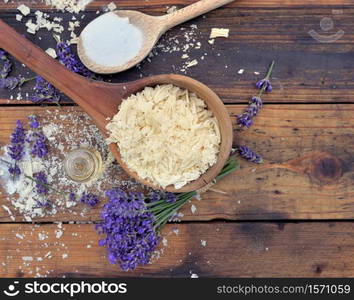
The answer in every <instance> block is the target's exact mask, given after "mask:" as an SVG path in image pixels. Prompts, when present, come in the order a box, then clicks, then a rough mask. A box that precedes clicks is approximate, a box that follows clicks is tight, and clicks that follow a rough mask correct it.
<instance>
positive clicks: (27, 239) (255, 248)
mask: <svg viewBox="0 0 354 300" xmlns="http://www.w3.org/2000/svg"><path fill="white" fill-rule="evenodd" d="M173 230H174V231H173ZM61 231H62V232H63V234H62V236H61V237H59V238H56V236H57V235H58V234H57V233H56V232H61ZM174 232H178V234H176V233H174ZM353 232H354V224H353V223H277V224H275V223H217V222H216V223H211V224H198V223H192V224H176V225H167V226H166V227H165V229H164V232H163V235H164V236H165V238H166V239H167V246H162V247H163V248H162V249H163V251H162V252H163V253H162V254H161V255H160V258H159V259H157V260H154V261H153V263H152V264H151V265H147V266H145V267H143V268H139V269H137V270H136V271H134V272H122V271H120V270H119V268H118V267H117V266H113V265H110V264H109V263H108V262H107V259H106V257H105V249H104V248H100V247H98V246H97V241H98V235H97V234H96V232H95V231H94V225H92V224H63V225H62V229H59V228H58V226H57V225H55V224H45V225H44V224H43V225H31V224H3V225H1V226H0V240H1V243H0V257H1V258H2V262H3V263H2V264H0V276H1V277H34V276H37V277H38V276H40V277H44V276H48V277H63V276H65V277H122V276H124V277H127V276H135V277H190V276H191V274H192V273H194V274H197V275H198V276H199V277H354V258H353V255H352V253H353V247H354V233H353ZM16 234H17V236H16ZM40 236H41V239H42V240H41V239H40V238H39V237H40ZM43 237H44V238H43ZM201 240H203V241H205V242H206V246H202V244H201ZM165 243H166V242H165ZM30 259H33V260H30ZM38 259H39V260H40V261H38Z"/></svg>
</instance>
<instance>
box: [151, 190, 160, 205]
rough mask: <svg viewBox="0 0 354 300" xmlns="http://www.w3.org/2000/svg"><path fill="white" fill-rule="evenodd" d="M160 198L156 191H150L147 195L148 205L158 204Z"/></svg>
mask: <svg viewBox="0 0 354 300" xmlns="http://www.w3.org/2000/svg"><path fill="white" fill-rule="evenodd" d="M161 198H162V196H161V193H160V192H158V191H151V192H150V193H149V195H148V199H149V201H150V203H153V202H158V201H160V200H161Z"/></svg>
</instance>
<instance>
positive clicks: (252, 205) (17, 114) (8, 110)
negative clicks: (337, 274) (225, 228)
mask: <svg viewBox="0 0 354 300" xmlns="http://www.w3.org/2000/svg"><path fill="white" fill-rule="evenodd" d="M228 109H229V111H230V114H231V116H232V119H233V120H234V115H235V114H236V113H239V112H240V111H241V110H242V109H243V106H235V105H232V106H228ZM55 110H56V108H48V109H45V108H40V107H2V108H0V145H5V144H6V143H8V139H9V135H10V133H11V131H12V129H13V127H14V123H15V120H16V119H21V120H25V119H26V116H27V115H29V114H30V113H36V114H38V115H39V116H41V120H42V122H44V124H49V123H53V124H62V125H61V126H62V127H61V129H60V130H59V132H58V133H57V136H58V139H60V136H63V135H65V136H69V137H70V139H71V140H72V142H70V145H66V147H67V146H69V147H70V146H72V145H75V144H78V141H85V140H86V141H89V140H90V139H92V136H90V132H91V131H86V132H85V128H89V126H90V125H92V124H91V123H90V122H89V121H85V118H84V117H81V119H80V120H81V121H80V122H76V124H75V127H74V128H75V130H73V122H74V121H70V120H75V116H82V112H81V110H80V109H79V108H75V107H63V108H62V109H61V110H60V111H59V112H56V113H55ZM353 113H354V106H353V105H266V106H265V107H264V109H263V111H262V112H261V114H260V115H259V116H258V118H257V120H256V123H255V125H254V126H253V127H252V128H251V129H249V130H247V131H244V132H235V142H236V143H237V144H239V145H242V144H246V145H249V146H250V147H251V148H253V149H254V150H256V151H257V152H258V153H260V154H262V155H263V157H264V158H265V164H264V165H262V166H259V165H254V164H250V163H247V162H245V161H242V169H241V170H240V171H238V172H235V173H234V174H233V175H230V176H228V177H227V178H224V179H223V180H222V181H221V182H220V183H218V184H217V185H216V186H214V187H213V191H209V192H207V193H206V194H204V195H203V196H202V201H193V202H192V203H190V204H187V205H186V207H185V208H184V209H183V211H182V212H183V213H184V218H183V220H212V219H219V218H222V219H230V220H262V219H263V220H264V219H269V220H279V219H353V218H354V210H353V205H354V203H353V194H354V185H353V180H354V174H353V166H354V165H353V158H352V157H353V151H352V149H353V144H354V118H353ZM68 116H73V119H67V117H68ZM74 133H75V134H74ZM52 143H53V142H51V145H52V146H51V153H52V154H51V155H52V156H55V155H58V154H57V152H56V151H57V150H55V146H53V144H52ZM96 147H98V146H97V145H96ZM58 161H59V162H58V163H60V156H59V158H58ZM60 174H61V173H60ZM110 174H111V175H110V178H111V179H110V182H109V183H105V184H104V185H103V189H105V188H109V187H110V186H112V185H113V186H114V185H117V186H120V185H121V184H122V182H123V184H129V185H130V186H131V187H130V188H139V186H138V185H134V183H133V182H132V181H130V180H129V178H128V177H127V175H126V174H125V173H124V172H121V171H120V170H119V168H118V167H117V168H113V171H112V173H110ZM61 176H64V175H61ZM56 180H59V179H56ZM56 180H55V181H56ZM55 181H54V182H55ZM55 185H58V186H60V187H61V189H66V188H67V187H66V186H65V185H62V184H61V185H59V184H57V183H55ZM6 198H7V197H5V195H4V194H3V195H2V196H0V220H1V221H2V222H11V219H10V217H9V214H8V213H7V212H6V211H5V210H3V209H2V208H1V205H6V206H8V207H9V208H11V210H12V211H13V213H14V214H15V215H16V220H17V221H19V220H22V217H21V215H20V214H19V213H16V211H15V210H14V209H13V208H12V206H11V202H10V201H9V200H7V199H6ZM191 205H195V206H196V208H197V211H196V212H195V213H194V214H193V213H192V212H191ZM100 208H101V206H100V207H98V208H96V209H89V210H84V211H83V206H82V205H78V206H77V207H74V208H71V209H66V208H65V209H63V210H62V211H60V212H59V213H58V214H56V215H55V216H53V217H45V218H40V219H38V221H71V220H97V219H98V218H99V210H100Z"/></svg>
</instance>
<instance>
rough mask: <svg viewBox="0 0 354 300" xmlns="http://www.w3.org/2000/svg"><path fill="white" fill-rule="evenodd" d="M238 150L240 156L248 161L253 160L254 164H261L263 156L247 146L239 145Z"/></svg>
mask: <svg viewBox="0 0 354 300" xmlns="http://www.w3.org/2000/svg"><path fill="white" fill-rule="evenodd" d="M238 150H239V153H240V156H241V157H242V158H244V159H246V160H248V161H251V162H254V163H256V164H261V163H262V162H263V158H262V157H261V156H260V155H258V154H257V153H256V152H254V151H252V150H251V149H250V148H248V147H247V146H240V147H239V148H238Z"/></svg>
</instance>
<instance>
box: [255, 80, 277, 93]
mask: <svg viewBox="0 0 354 300" xmlns="http://www.w3.org/2000/svg"><path fill="white" fill-rule="evenodd" d="M256 88H257V89H264V90H265V91H266V92H268V93H270V92H272V91H273V87H272V85H271V84H270V81H269V79H261V80H260V81H258V82H257V83H256Z"/></svg>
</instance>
